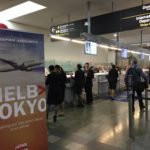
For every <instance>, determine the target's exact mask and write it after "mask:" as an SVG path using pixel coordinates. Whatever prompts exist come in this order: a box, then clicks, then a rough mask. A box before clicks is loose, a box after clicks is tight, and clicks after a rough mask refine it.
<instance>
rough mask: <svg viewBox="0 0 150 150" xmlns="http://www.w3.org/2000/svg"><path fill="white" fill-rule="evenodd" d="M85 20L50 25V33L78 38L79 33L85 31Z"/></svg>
mask: <svg viewBox="0 0 150 150" xmlns="http://www.w3.org/2000/svg"><path fill="white" fill-rule="evenodd" d="M85 22H86V19H84V20H79V21H75V22H70V23H65V24H61V25H56V26H52V27H51V28H50V33H51V34H53V35H58V36H63V37H69V38H78V37H80V34H81V33H83V32H87V26H85Z"/></svg>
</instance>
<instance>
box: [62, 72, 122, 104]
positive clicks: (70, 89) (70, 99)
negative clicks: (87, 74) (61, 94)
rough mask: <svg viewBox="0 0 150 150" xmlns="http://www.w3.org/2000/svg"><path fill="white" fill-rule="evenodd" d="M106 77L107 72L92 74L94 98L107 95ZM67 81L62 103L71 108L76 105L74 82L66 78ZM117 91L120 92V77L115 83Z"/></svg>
mask: <svg viewBox="0 0 150 150" xmlns="http://www.w3.org/2000/svg"><path fill="white" fill-rule="evenodd" d="M107 75H108V73H107V72H105V73H94V79H93V89H92V92H93V96H94V97H99V96H101V95H108V90H109V83H108V80H107V78H106V76H107ZM68 80H69V81H68V82H67V83H66V89H65V99H64V102H65V104H66V105H69V106H70V105H71V106H72V105H76V104H77V96H76V94H75V91H74V80H73V79H71V78H68ZM117 90H120V77H119V78H118V82H117ZM83 97H84V99H85V91H84V89H83Z"/></svg>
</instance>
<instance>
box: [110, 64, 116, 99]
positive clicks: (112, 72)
mask: <svg viewBox="0 0 150 150" xmlns="http://www.w3.org/2000/svg"><path fill="white" fill-rule="evenodd" d="M117 78H118V71H117V70H116V67H115V65H112V69H110V71H109V73H108V82H109V95H110V98H111V99H112V100H114V96H115V91H116V85H117Z"/></svg>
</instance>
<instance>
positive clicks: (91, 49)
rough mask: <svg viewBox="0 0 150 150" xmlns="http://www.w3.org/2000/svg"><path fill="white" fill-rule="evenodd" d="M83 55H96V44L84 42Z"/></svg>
mask: <svg viewBox="0 0 150 150" xmlns="http://www.w3.org/2000/svg"><path fill="white" fill-rule="evenodd" d="M84 52H85V54H92V55H96V54H97V44H96V43H95V42H91V41H85V48H84Z"/></svg>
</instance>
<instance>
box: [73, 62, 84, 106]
mask: <svg viewBox="0 0 150 150" xmlns="http://www.w3.org/2000/svg"><path fill="white" fill-rule="evenodd" d="M81 68H82V66H81V65H80V64H78V65H77V71H76V72H75V78H74V80H75V92H76V94H77V97H78V102H79V105H78V106H79V107H84V102H83V98H82V89H83V87H84V72H83V71H82V70H81Z"/></svg>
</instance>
